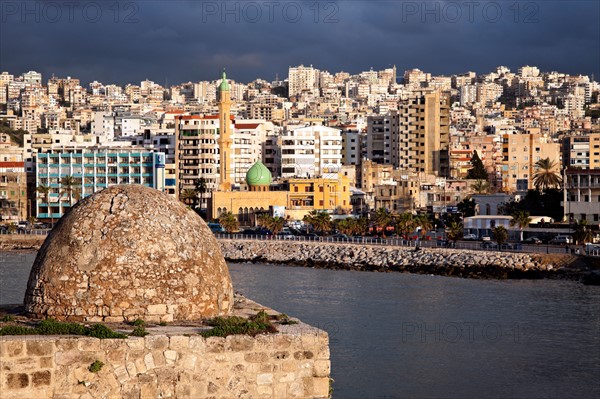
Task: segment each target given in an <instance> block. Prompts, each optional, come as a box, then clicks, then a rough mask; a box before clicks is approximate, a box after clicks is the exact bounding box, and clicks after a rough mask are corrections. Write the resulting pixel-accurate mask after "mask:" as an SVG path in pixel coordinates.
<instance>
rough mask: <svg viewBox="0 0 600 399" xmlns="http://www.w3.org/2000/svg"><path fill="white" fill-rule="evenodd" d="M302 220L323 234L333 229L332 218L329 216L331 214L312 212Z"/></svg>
mask: <svg viewBox="0 0 600 399" xmlns="http://www.w3.org/2000/svg"><path fill="white" fill-rule="evenodd" d="M302 220H303V221H304V223H308V224H310V225H312V227H313V229H314V230H315V231H318V232H320V233H323V232H324V231H327V230H329V229H330V228H331V216H329V213H327V212H324V211H318V210H313V211H310V212H309V213H308V214H307V215H305V216H304V218H303V219H302Z"/></svg>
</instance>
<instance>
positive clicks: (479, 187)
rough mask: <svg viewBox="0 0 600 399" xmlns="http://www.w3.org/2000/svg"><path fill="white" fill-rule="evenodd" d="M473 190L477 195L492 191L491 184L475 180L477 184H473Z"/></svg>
mask: <svg viewBox="0 0 600 399" xmlns="http://www.w3.org/2000/svg"><path fill="white" fill-rule="evenodd" d="M471 190H473V191H475V192H476V193H477V194H485V193H487V192H488V191H489V190H490V183H489V182H487V181H486V180H475V182H474V183H473V184H471Z"/></svg>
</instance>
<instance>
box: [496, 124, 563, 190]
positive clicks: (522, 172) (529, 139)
mask: <svg viewBox="0 0 600 399" xmlns="http://www.w3.org/2000/svg"><path fill="white" fill-rule="evenodd" d="M502 154H503V164H502V190H503V191H504V192H506V193H514V192H517V191H519V192H525V191H527V190H529V189H532V188H533V187H534V186H533V175H534V173H535V163H536V162H537V161H539V160H541V159H546V158H549V159H550V161H554V162H555V164H556V172H557V173H560V167H561V166H560V165H561V154H560V144H559V143H555V142H553V141H552V139H550V138H548V137H547V136H544V135H541V134H538V133H531V134H505V135H504V136H503V137H502Z"/></svg>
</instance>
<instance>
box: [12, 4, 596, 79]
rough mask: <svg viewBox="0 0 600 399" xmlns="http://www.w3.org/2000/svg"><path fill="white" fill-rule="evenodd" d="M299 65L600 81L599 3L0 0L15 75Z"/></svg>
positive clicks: (266, 72) (247, 71)
mask: <svg viewBox="0 0 600 399" xmlns="http://www.w3.org/2000/svg"><path fill="white" fill-rule="evenodd" d="M115 4H118V7H117V6H115ZM317 9H318V12H317ZM299 64H304V65H310V64H312V65H313V66H315V67H317V68H319V69H325V70H329V71H330V72H337V71H341V70H343V71H347V72H350V73H358V72H360V71H363V70H368V69H369V68H371V67H373V68H374V69H383V68H386V67H390V66H392V65H394V64H395V65H396V66H397V68H398V74H399V75H401V74H402V72H403V71H404V70H406V69H411V68H419V69H421V70H424V71H427V72H431V73H433V74H445V75H451V74H455V73H462V72H466V71H470V70H471V71H476V72H478V73H486V72H490V71H492V70H493V69H494V68H495V67H496V66H499V65H506V66H508V67H509V68H511V69H512V70H515V71H516V69H517V68H518V67H519V66H522V65H536V66H538V67H540V69H541V70H542V71H553V70H556V71H560V72H567V73H571V74H585V75H591V74H594V75H595V78H596V80H598V77H599V76H600V2H598V1H546V0H544V1H515V0H511V1H501V0H499V1H475V0H465V1H455V2H448V1H403V0H396V1H373V0H369V1H354V0H350V1H318V2H315V1H304V0H298V1H284V0H265V1H256V2H253V1H227V2H222V1H173V0H171V1H154V0H146V1H119V2H118V3H116V2H114V1H101V0H97V1H86V0H81V1H77V0H72V1H67V0H65V1H61V0H57V1H10V0H0V70H1V71H9V72H10V73H12V74H15V75H19V74H21V73H23V72H26V71H29V70H36V71H39V72H42V73H43V79H44V81H46V80H47V78H48V77H50V75H51V74H53V73H54V74H55V75H56V76H59V77H66V76H72V77H77V78H80V79H81V80H82V81H83V82H90V81H92V80H98V81H100V82H103V83H105V84H108V83H120V84H125V83H132V82H140V81H141V80H144V79H146V78H148V79H150V80H154V81H155V82H157V83H160V84H164V83H165V81H167V82H168V84H170V85H171V84H178V83H181V82H187V81H200V80H214V79H217V78H218V75H219V70H220V69H221V68H223V67H225V68H226V69H227V72H228V77H230V78H232V79H234V80H236V81H240V82H248V81H251V80H253V79H255V78H264V79H267V80H273V79H274V78H275V75H276V73H278V74H279V77H280V78H285V77H287V71H288V67H289V66H295V65H299Z"/></svg>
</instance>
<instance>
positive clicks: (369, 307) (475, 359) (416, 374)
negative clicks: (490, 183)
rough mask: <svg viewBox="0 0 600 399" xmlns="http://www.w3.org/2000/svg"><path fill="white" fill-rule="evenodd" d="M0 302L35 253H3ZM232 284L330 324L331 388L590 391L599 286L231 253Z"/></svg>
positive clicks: (599, 383) (401, 392)
mask: <svg viewBox="0 0 600 399" xmlns="http://www.w3.org/2000/svg"><path fill="white" fill-rule="evenodd" d="M0 256H1V258H0V259H1V265H0V303H16V302H21V301H22V298H23V293H24V291H25V287H26V284H27V278H28V276H29V269H30V267H31V264H32V262H33V259H34V255H33V254H14V253H13V254H6V253H5V254H1V255H0ZM230 271H231V275H232V278H233V282H234V288H235V289H236V291H239V292H241V293H243V294H244V295H247V296H248V297H250V298H252V299H253V300H256V301H258V302H260V303H262V304H264V305H267V306H270V307H272V308H274V309H276V310H278V311H280V312H284V313H287V314H290V315H292V316H295V317H299V318H301V319H302V320H303V321H305V322H308V323H310V324H313V325H315V326H318V327H321V328H323V329H325V330H327V331H328V333H329V335H330V346H331V361H332V376H333V378H334V379H335V384H334V397H336V398H440V397H442V398H482V397H486V398H506V397H513V398H515V397H518V398H566V397H576V398H599V397H600V379H599V378H598V376H600V288H599V287H588V286H583V285H580V284H577V283H573V282H559V281H545V280H543V281H486V280H467V279H458V278H448V277H434V276H421V275H410V274H400V273H369V272H353V271H341V270H336V271H332V270H321V269H309V268H294V267H288V266H279V265H261V264H231V265H230Z"/></svg>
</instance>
